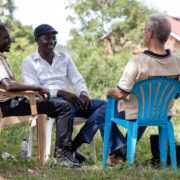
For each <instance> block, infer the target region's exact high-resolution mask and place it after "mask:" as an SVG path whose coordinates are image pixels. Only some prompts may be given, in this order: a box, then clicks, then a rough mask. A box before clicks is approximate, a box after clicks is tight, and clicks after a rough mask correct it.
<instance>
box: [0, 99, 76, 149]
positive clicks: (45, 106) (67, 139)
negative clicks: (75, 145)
mask: <svg viewBox="0 0 180 180" xmlns="http://www.w3.org/2000/svg"><path fill="white" fill-rule="evenodd" d="M36 103H37V111H38V114H47V115H48V116H49V117H52V118H56V119H57V120H56V146H57V147H67V148H71V145H72V139H71V136H72V129H73V124H72V121H71V116H72V112H71V107H70V105H69V104H68V103H65V102H51V101H49V102H44V101H41V100H37V101H36ZM0 106H1V110H2V113H3V117H8V116H21V115H22V116H23V115H30V114H31V110H30V104H29V100H28V99H27V98H26V97H16V98H13V99H10V100H8V101H5V102H0ZM47 136H48V134H47Z"/></svg>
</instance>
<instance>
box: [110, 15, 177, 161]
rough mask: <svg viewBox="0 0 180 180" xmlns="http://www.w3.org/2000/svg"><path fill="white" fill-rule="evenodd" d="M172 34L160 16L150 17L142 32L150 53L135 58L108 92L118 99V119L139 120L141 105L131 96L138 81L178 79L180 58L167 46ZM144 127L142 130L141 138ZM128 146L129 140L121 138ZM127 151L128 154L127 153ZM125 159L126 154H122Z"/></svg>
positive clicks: (170, 111) (167, 22)
mask: <svg viewBox="0 0 180 180" xmlns="http://www.w3.org/2000/svg"><path fill="white" fill-rule="evenodd" d="M170 32H171V24H170V22H169V20H168V19H167V18H166V17H165V16H164V15H161V14H152V15H150V16H149V17H148V19H147V22H146V24H145V27H144V29H143V38H144V42H145V44H146V46H147V48H148V50H146V51H144V52H143V53H140V54H138V55H136V56H133V57H132V58H131V59H130V61H129V62H128V63H127V65H126V67H125V70H124V72H123V75H122V77H121V79H120V80H119V83H118V86H117V88H112V89H110V90H109V91H108V92H107V96H112V97H113V98H115V99H116V100H119V103H118V111H117V109H115V116H116V117H119V118H121V119H128V120H136V119H137V114H138V102H137V98H136V96H135V94H130V95H129V93H130V91H131V90H132V88H133V86H134V84H135V83H136V82H138V81H141V80H144V79H149V78H152V77H161V76H165V77H169V78H176V79H179V76H180V58H179V57H178V56H177V55H176V54H174V53H172V52H171V51H170V50H168V49H165V43H166V41H167V40H168V38H169V34H170ZM168 116H169V117H171V116H172V107H171V108H169V111H168ZM144 129H145V128H143V127H141V130H140V128H139V131H141V133H140V134H138V135H139V138H140V136H141V135H142V133H143V131H144ZM122 141H123V142H124V144H126V137H124V138H122ZM125 152H126V151H125ZM121 155H122V158H124V159H125V157H126V153H124V154H121Z"/></svg>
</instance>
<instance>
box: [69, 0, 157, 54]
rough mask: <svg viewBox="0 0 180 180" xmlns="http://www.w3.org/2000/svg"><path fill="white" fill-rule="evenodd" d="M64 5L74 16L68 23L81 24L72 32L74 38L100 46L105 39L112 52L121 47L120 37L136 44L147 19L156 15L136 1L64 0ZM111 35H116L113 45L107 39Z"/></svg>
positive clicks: (152, 10)
mask: <svg viewBox="0 0 180 180" xmlns="http://www.w3.org/2000/svg"><path fill="white" fill-rule="evenodd" d="M67 4H68V5H67V8H70V9H72V10H73V11H74V13H75V17H73V16H71V15H70V16H69V17H68V20H70V21H71V22H72V23H76V22H77V21H80V23H81V27H80V28H79V29H72V31H71V35H72V36H73V39H76V38H75V37H76V36H83V37H84V38H85V39H86V40H87V41H95V42H96V43H98V44H100V45H102V40H103V39H104V37H108V38H107V41H109V44H110V46H111V47H112V49H113V51H116V47H115V46H116V45H118V46H119V45H122V44H121V42H120V37H122V38H123V40H124V41H132V42H133V43H135V44H137V43H139V39H142V38H141V28H142V27H143V26H144V22H145V20H146V17H147V16H148V15H149V14H151V13H154V12H156V11H155V10H154V9H152V8H148V7H147V6H146V5H145V4H144V3H143V2H139V1H137V0H69V1H68V0H67ZM112 32H116V33H115V34H116V36H115V38H114V42H112V41H113V39H112V37H111V36H109V35H110V34H111V33H112ZM72 41H73V40H72ZM113 46H114V47H113Z"/></svg>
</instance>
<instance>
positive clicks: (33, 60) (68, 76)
mask: <svg viewBox="0 0 180 180" xmlns="http://www.w3.org/2000/svg"><path fill="white" fill-rule="evenodd" d="M22 77H23V79H24V83H25V84H27V85H37V86H41V87H44V88H46V89H49V92H50V94H51V97H57V91H58V90H65V91H69V88H68V83H69V84H70V85H71V86H72V88H73V89H74V90H75V92H76V93H77V94H78V95H79V94H80V93H81V91H85V92H87V87H86V84H85V81H84V79H83V77H82V76H81V74H80V73H79V71H78V69H77V68H76V66H75V64H74V62H73V61H72V60H71V58H70V56H69V55H67V54H65V53H63V52H56V51H55V52H54V58H53V61H52V64H51V65H50V64H49V63H48V62H47V61H45V60H44V59H42V58H41V57H40V55H39V53H38V50H36V52H34V53H32V54H31V55H29V56H28V57H26V58H25V59H24V61H23V63H22ZM67 82H68V83H67Z"/></svg>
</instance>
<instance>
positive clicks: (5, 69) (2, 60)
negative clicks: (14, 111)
mask: <svg viewBox="0 0 180 180" xmlns="http://www.w3.org/2000/svg"><path fill="white" fill-rule="evenodd" d="M4 78H9V79H11V80H13V81H15V77H14V75H13V74H12V72H11V70H10V68H9V65H8V63H7V61H6V56H4V55H3V54H2V53H0V82H1V81H2V79H4ZM0 88H3V87H2V85H1V83H0ZM11 98H12V97H11V96H5V95H2V94H0V102H4V101H7V100H9V99H11Z"/></svg>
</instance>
